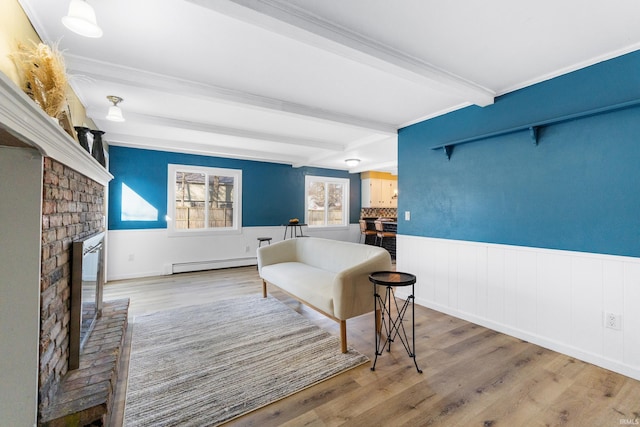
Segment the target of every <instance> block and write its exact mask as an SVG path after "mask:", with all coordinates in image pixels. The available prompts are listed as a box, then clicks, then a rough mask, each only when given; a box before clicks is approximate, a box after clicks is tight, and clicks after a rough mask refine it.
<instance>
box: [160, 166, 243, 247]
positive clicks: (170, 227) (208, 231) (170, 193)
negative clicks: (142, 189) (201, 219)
mask: <svg viewBox="0 0 640 427" xmlns="http://www.w3.org/2000/svg"><path fill="white" fill-rule="evenodd" d="M178 172H187V173H198V174H204V175H205V183H206V184H205V191H204V194H205V200H204V206H205V207H206V206H208V203H209V193H210V192H209V191H208V188H209V177H210V176H231V177H233V179H234V184H233V205H234V206H233V227H205V228H196V229H176V228H175V221H174V218H173V217H174V216H175V214H176V174H177V173H178ZM167 182H168V184H167V231H168V233H169V236H174V237H175V236H181V237H187V236H206V235H228V234H241V233H242V169H228V168H218V167H213V166H193V165H179V164H171V163H170V164H169V165H168V181H167ZM206 211H207V209H205V225H206V224H207V223H208V221H207V216H206V215H208V214H207V213H206Z"/></svg>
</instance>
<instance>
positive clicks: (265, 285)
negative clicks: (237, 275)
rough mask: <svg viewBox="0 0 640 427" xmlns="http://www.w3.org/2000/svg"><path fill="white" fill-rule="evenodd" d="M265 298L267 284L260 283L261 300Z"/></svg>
mask: <svg viewBox="0 0 640 427" xmlns="http://www.w3.org/2000/svg"><path fill="white" fill-rule="evenodd" d="M266 297H267V282H265V281H264V280H263V281H262V298H266Z"/></svg>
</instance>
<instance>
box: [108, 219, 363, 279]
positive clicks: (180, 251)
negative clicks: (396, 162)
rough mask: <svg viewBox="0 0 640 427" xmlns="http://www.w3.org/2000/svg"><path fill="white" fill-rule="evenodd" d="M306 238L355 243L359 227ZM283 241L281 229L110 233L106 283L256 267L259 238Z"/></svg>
mask: <svg viewBox="0 0 640 427" xmlns="http://www.w3.org/2000/svg"><path fill="white" fill-rule="evenodd" d="M303 232H304V234H305V235H308V236H314V237H323V238H327V239H335V240H344V241H351V242H357V241H358V239H359V237H360V227H359V225H356V224H352V225H351V226H350V227H349V228H348V229H347V228H343V229H326V230H314V229H310V228H309V227H303ZM262 236H265V237H272V238H273V240H272V241H271V242H272V243H275V242H278V241H281V240H282V239H283V237H284V227H279V226H276V227H243V229H242V233H241V234H230V235H218V236H191V237H169V236H168V233H167V230H166V229H147V230H111V231H109V232H108V241H107V281H110V280H121V279H131V278H136V277H146V276H160V275H166V274H173V273H174V272H175V273H178V272H185V271H198V270H206V269H213V268H224V267H237V266H243V265H255V264H256V263H257V262H256V249H257V248H258V241H257V238H258V237H262Z"/></svg>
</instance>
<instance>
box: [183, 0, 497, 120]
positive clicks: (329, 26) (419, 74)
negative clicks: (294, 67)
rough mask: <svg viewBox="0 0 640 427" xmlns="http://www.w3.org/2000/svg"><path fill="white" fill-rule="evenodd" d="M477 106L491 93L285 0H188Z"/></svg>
mask: <svg viewBox="0 0 640 427" xmlns="http://www.w3.org/2000/svg"><path fill="white" fill-rule="evenodd" d="M187 1H189V2H191V3H194V4H198V5H200V6H202V7H205V8H208V9H211V10H214V11H216V12H218V13H221V14H224V15H226V16H229V17H232V18H235V19H238V20H241V21H243V22H246V23H249V24H252V25H256V26H259V27H261V28H264V29H266V30H269V31H273V32H275V33H277V34H280V35H282V36H285V37H289V38H291V39H295V40H297V41H301V42H304V43H307V44H308V45H310V46H313V47H315V48H317V49H322V50H325V51H328V52H331V53H334V54H337V55H341V56H343V57H345V58H347V59H350V60H354V61H357V62H358V63H361V64H364V65H367V66H370V67H372V68H375V69H378V70H380V71H383V72H385V73H389V74H392V75H395V76H397V77H400V78H403V79H407V80H409V81H412V82H414V83H418V84H421V85H424V86H427V87H428V88H430V89H436V90H440V91H442V92H445V93H447V94H452V93H453V94H455V95H457V96H458V97H460V98H461V100H463V101H466V102H469V103H471V104H476V105H479V106H482V107H484V106H487V105H491V104H493V102H494V98H495V92H493V91H492V90H490V89H488V88H486V87H483V86H481V85H479V84H477V83H475V82H472V81H470V80H468V79H465V78H463V77H460V76H457V75H455V74H453V73H450V72H448V71H446V70H444V69H442V68H439V67H437V66H435V65H432V64H429V63H427V62H425V61H422V60H420V59H418V58H416V57H413V56H411V55H408V54H406V53H404V52H402V51H399V50H397V49H394V48H392V47H390V46H387V45H385V44H383V43H380V42H378V41H375V40H373V39H371V38H369V37H366V36H364V35H362V34H359V33H356V32H355V31H352V30H349V29H347V28H345V27H343V26H339V25H336V24H334V23H333V22H330V21H328V20H326V19H323V18H321V17H319V16H318V15H315V14H311V13H309V12H307V11H306V10H304V9H302V8H300V7H297V6H295V5H293V4H291V3H287V2H285V1H283V0H187Z"/></svg>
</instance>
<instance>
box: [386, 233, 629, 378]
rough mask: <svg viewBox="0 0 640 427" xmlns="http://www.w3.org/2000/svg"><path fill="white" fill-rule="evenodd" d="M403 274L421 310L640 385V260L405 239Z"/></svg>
mask: <svg viewBox="0 0 640 427" xmlns="http://www.w3.org/2000/svg"><path fill="white" fill-rule="evenodd" d="M396 269H397V271H405V272H409V273H413V274H415V275H416V276H417V282H416V288H415V298H416V300H415V301H416V303H417V304H420V305H423V306H426V307H429V308H432V309H434V310H438V311H441V312H444V313H447V314H450V315H453V316H456V317H459V318H462V319H465V320H468V321H471V322H473V323H476V324H479V325H482V326H486V327H488V328H491V329H494V330H497V331H500V332H503V333H506V334H509V335H512V336H515V337H518V338H520V339H523V340H526V341H529V342H532V343H535V344H538V345H540V346H543V347H546V348H549V349H552V350H555V351H558V352H561V353H564V354H567V355H570V356H572V357H575V358H577V359H580V360H584V361H586V362H589V363H593V364H595V365H598V366H601V367H604V368H607V369H610V370H612V371H615V372H619V373H621V374H623V375H626V376H629V377H631V378H634V379H637V380H640V259H638V258H632V257H621V256H611V255H601V254H589V253H582V252H570V251H559V250H549V249H539V248H528V247H519V246H507V245H496V244H486V243H477V242H464V241H455V240H445V239H433V238H425V237H415V236H403V235H398V236H397V262H396ZM398 291H399V292H398V296H404V297H406V295H407V293H403V292H402V288H400V289H399V290H398ZM605 312H612V313H615V314H617V315H620V316H621V319H622V322H621V323H622V328H621V330H614V329H610V328H606V327H605V322H604V313H605ZM425 327H427V328H428V325H426V326H425Z"/></svg>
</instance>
